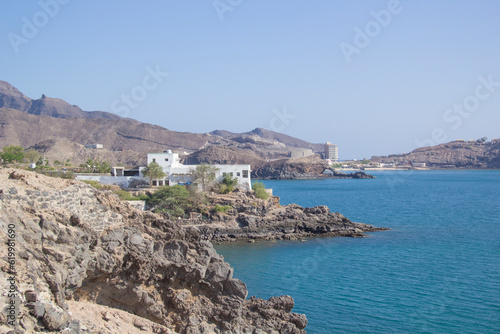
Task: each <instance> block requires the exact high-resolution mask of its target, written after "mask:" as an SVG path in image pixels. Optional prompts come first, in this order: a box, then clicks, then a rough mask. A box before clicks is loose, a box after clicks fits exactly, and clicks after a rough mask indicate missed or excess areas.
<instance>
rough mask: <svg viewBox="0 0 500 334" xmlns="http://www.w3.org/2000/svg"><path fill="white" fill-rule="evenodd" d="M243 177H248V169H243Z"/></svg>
mask: <svg viewBox="0 0 500 334" xmlns="http://www.w3.org/2000/svg"><path fill="white" fill-rule="evenodd" d="M243 177H244V178H248V171H247V170H244V171H243Z"/></svg>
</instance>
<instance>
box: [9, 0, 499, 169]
mask: <svg viewBox="0 0 500 334" xmlns="http://www.w3.org/2000/svg"><path fill="white" fill-rule="evenodd" d="M0 32H1V39H0V55H1V58H0V59H1V62H0V80H5V81H8V82H10V83H11V84H13V85H14V86H15V87H17V88H18V89H19V90H21V91H22V92H23V93H25V94H26V95H27V96H29V97H31V98H39V97H40V96H41V95H42V94H46V95H47V96H49V97H58V98H62V99H64V100H66V101H68V102H69V103H71V104H76V105H78V106H79V107H81V108H82V109H84V110H87V111H90V110H103V111H111V112H115V113H118V114H120V115H122V116H127V117H131V118H134V119H137V120H140V121H143V122H149V123H154V124H158V125H161V126H164V127H166V128H168V129H171V130H176V131H189V132H209V131H212V130H215V129H225V130H229V131H233V132H245V131H250V130H252V129H254V128H256V127H262V128H267V129H271V130H275V131H278V132H282V133H286V134H288V135H291V136H295V137H299V138H301V139H304V140H307V141H310V142H316V143H319V142H325V141H331V142H333V143H336V144H338V145H339V155H340V158H341V159H347V158H364V157H367V158H369V157H371V156H372V155H385V154H390V153H402V152H407V151H411V150H413V149H415V148H417V147H418V146H422V145H429V144H433V143H440V142H446V141H450V140H454V139H458V138H460V139H477V138H480V137H483V136H487V137H488V138H497V137H500V129H499V124H500V1H498V0H491V1H478V0H474V1H472V0H470V1H451V0H447V1H444V0H441V1H440V0H432V1H431V0H428V1H425V0H421V1H417V0H414V1H403V0H402V1H393V0H391V1H355V0H350V1H339V0H335V1H334V0H328V1H327V0H316V1H310V0H309V1H306V0H282V1H271V0H216V1H212V0H206V1H202V0H198V1H194V0H177V1H173V0H170V1H169V0H162V1H160V0H158V1H148V0H146V1H144V0H143V1H90V0H86V1H77V0H72V1H69V0H41V1H26V0H23V1H13V0H12V1H8V0H0ZM167 73H168V74H167Z"/></svg>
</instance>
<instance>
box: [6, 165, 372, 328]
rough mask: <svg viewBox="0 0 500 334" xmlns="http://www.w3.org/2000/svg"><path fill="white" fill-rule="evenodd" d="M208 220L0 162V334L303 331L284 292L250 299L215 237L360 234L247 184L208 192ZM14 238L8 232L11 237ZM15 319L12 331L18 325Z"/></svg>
mask: <svg viewBox="0 0 500 334" xmlns="http://www.w3.org/2000/svg"><path fill="white" fill-rule="evenodd" d="M210 201H211V202H212V204H215V205H217V204H219V205H225V206H227V207H228V210H226V212H218V213H213V214H212V216H211V218H210V221H209V222H207V221H203V220H197V219H193V220H177V219H165V217H162V216H161V215H158V214H154V213H152V212H148V211H139V210H137V209H134V208H133V207H132V206H130V205H128V204H127V203H125V202H123V201H122V200H120V199H119V198H118V196H116V195H115V194H113V193H112V192H111V191H100V190H97V189H95V188H93V187H91V186H90V185H87V184H84V183H82V182H79V181H75V180H63V179H58V178H51V177H47V176H44V175H40V174H37V173H34V172H28V171H24V170H17V169H11V168H0V217H1V219H0V228H1V231H0V239H1V242H2V243H3V244H9V245H13V246H12V249H8V247H2V248H1V249H0V279H1V280H2V282H8V281H9V280H10V279H11V278H12V280H11V281H9V282H13V283H11V287H13V293H12V294H3V295H1V296H0V303H2V305H14V307H13V310H14V311H13V312H12V313H8V312H2V313H1V315H0V333H46V332H58V333H68V334H69V333H145V332H146V333H167V334H171V333H182V334H188V333H234V334H236V333H297V334H302V333H305V327H306V325H307V318H306V316H305V315H303V314H297V313H293V312H292V309H293V306H294V302H293V299H292V297H290V296H279V297H272V298H270V299H269V300H262V299H260V298H255V297H251V298H247V294H248V292H247V288H246V285H245V284H244V283H243V282H241V281H240V280H238V279H235V278H233V269H232V268H231V267H230V265H229V264H228V263H226V262H225V261H224V259H223V257H222V256H221V255H219V254H218V253H217V252H216V250H215V249H214V248H213V244H212V242H227V241H233V240H270V239H291V238H298V237H300V238H301V237H308V236H350V237H358V236H363V235H364V234H363V233H364V232H368V231H376V230H381V229H379V228H374V227H371V226H369V225H365V224H358V223H353V222H351V221H349V220H348V219H347V218H345V217H343V216H342V215H341V214H338V213H332V212H330V211H329V210H328V208H326V207H323V206H319V207H315V208H302V207H299V206H297V205H287V206H281V205H280V204H279V199H278V198H276V197H272V198H270V199H267V200H259V199H257V198H255V197H254V196H253V195H252V193H250V192H236V193H233V194H229V195H217V196H214V197H211V199H210ZM12 240H14V241H12ZM11 325H14V327H15V328H16V329H15V330H16V331H15V332H14V331H13V330H14V327H13V326H11Z"/></svg>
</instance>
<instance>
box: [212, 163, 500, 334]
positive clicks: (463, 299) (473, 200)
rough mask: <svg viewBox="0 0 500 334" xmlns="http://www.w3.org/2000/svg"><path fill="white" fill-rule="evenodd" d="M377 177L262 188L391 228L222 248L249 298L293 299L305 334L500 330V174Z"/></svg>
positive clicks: (269, 183)
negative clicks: (302, 315) (305, 323)
mask: <svg viewBox="0 0 500 334" xmlns="http://www.w3.org/2000/svg"><path fill="white" fill-rule="evenodd" d="M373 174H374V175H376V176H377V179H372V180H293V181H288V180H287V181H264V183H265V185H266V187H268V188H273V189H274V194H275V195H276V196H280V197H281V203H282V204H288V203H297V204H299V205H302V206H315V205H322V204H326V205H328V206H329V207H330V209H331V210H332V211H338V212H341V213H343V214H344V215H345V216H347V217H348V218H350V219H351V220H353V221H357V222H362V223H368V224H373V225H376V226H384V227H390V228H391V230H390V231H384V232H376V233H371V234H370V237H368V238H315V239H308V240H307V241H303V242H300V241H297V242H288V241H287V242H284V241H280V242H259V243H256V244H230V245H220V246H217V249H218V250H219V252H220V253H222V254H223V255H224V257H225V259H226V260H227V261H228V262H229V263H231V265H232V266H233V267H234V268H235V273H234V276H235V277H236V278H239V279H242V280H243V281H244V282H245V283H246V284H247V286H248V290H249V295H255V296H257V297H261V298H266V299H267V298H269V297H271V296H274V295H282V294H288V295H291V296H293V297H294V299H295V308H294V312H299V313H305V314H307V317H308V319H309V324H308V326H307V328H306V330H307V331H308V333H500V171H421V172H377V173H373Z"/></svg>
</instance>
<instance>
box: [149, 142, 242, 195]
mask: <svg viewBox="0 0 500 334" xmlns="http://www.w3.org/2000/svg"><path fill="white" fill-rule="evenodd" d="M152 162H156V163H157V164H158V165H160V166H161V167H162V168H163V172H164V173H165V174H166V176H165V178H164V179H163V180H152V183H153V185H159V186H160V185H171V186H173V185H176V184H189V183H190V182H192V181H193V177H192V175H191V172H192V171H193V170H194V169H196V167H198V166H199V165H183V164H181V162H180V159H179V154H178V153H172V151H171V150H168V151H167V152H165V153H148V165H149V164H150V163H152ZM212 166H214V167H215V168H217V171H216V172H215V180H216V182H221V181H222V179H223V178H224V176H226V175H230V176H231V177H236V178H237V179H238V185H237V186H238V187H242V188H245V189H248V190H250V189H252V182H251V179H250V173H251V168H250V165H212ZM142 170H143V168H141V176H143V174H142Z"/></svg>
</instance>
